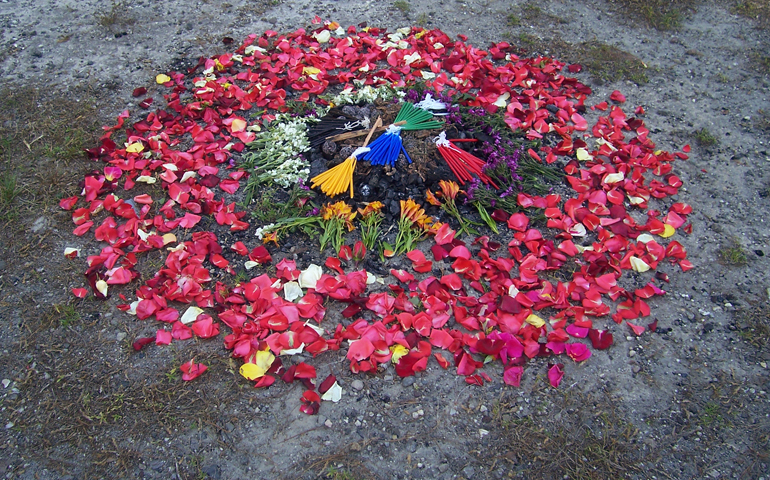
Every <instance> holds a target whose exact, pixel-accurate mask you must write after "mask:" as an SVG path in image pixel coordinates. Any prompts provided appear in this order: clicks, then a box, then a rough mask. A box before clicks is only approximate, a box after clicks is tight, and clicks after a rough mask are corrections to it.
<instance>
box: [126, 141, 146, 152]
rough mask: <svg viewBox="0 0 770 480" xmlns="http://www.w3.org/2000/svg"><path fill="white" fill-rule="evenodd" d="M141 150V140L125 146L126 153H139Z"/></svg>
mask: <svg viewBox="0 0 770 480" xmlns="http://www.w3.org/2000/svg"><path fill="white" fill-rule="evenodd" d="M142 150H144V145H142V143H141V142H134V143H132V144H131V145H129V146H128V147H126V152H128V153H139V152H141V151H142Z"/></svg>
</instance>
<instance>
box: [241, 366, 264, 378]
mask: <svg viewBox="0 0 770 480" xmlns="http://www.w3.org/2000/svg"><path fill="white" fill-rule="evenodd" d="M239 372H240V374H241V375H243V376H244V377H246V378H248V379H249V380H256V379H258V378H260V377H262V376H264V375H265V373H266V372H267V370H264V369H262V368H260V367H258V366H257V365H254V364H253V363H244V364H243V365H241V369H240V370H239Z"/></svg>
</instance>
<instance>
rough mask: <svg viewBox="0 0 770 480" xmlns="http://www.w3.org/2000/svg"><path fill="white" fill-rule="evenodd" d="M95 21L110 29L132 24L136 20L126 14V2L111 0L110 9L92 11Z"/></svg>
mask: <svg viewBox="0 0 770 480" xmlns="http://www.w3.org/2000/svg"><path fill="white" fill-rule="evenodd" d="M94 18H96V23H98V24H99V25H101V26H102V27H104V28H107V29H109V30H110V31H112V30H114V29H121V28H125V27H128V26H130V25H133V24H134V23H136V20H135V19H134V18H133V17H131V16H129V15H128V4H127V3H125V2H116V1H115V0H113V1H112V4H111V6H110V9H109V10H107V11H100V12H96V13H94Z"/></svg>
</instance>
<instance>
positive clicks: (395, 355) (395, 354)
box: [390, 343, 409, 363]
mask: <svg viewBox="0 0 770 480" xmlns="http://www.w3.org/2000/svg"><path fill="white" fill-rule="evenodd" d="M390 352H391V354H392V355H391V356H390V361H391V362H393V363H398V361H399V360H400V359H401V357H403V356H404V355H406V354H407V353H409V349H407V348H406V347H405V346H403V345H401V344H399V343H397V344H395V345H393V346H392V347H390Z"/></svg>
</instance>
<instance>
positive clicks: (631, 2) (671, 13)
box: [612, 0, 694, 31]
mask: <svg viewBox="0 0 770 480" xmlns="http://www.w3.org/2000/svg"><path fill="white" fill-rule="evenodd" d="M612 3H613V4H615V5H618V6H619V7H620V8H621V9H622V10H624V14H625V15H626V16H627V17H629V18H631V19H639V20H642V21H644V23H646V24H647V25H649V26H651V27H653V28H655V29H657V30H661V31H667V30H676V29H677V28H679V27H680V26H681V24H682V19H683V18H684V12H685V11H687V10H689V9H691V8H692V7H693V3H694V2H693V0H613V2H612Z"/></svg>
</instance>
